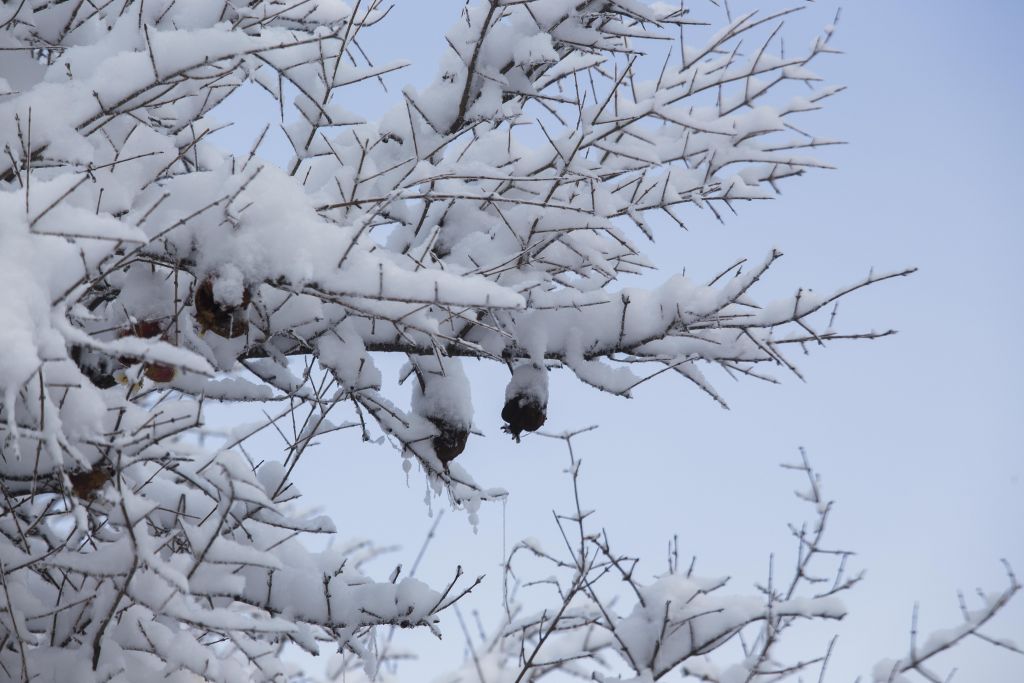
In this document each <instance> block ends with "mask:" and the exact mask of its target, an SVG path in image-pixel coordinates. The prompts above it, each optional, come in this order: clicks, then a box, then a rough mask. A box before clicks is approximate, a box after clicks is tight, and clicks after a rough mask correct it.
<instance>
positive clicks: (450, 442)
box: [427, 417, 469, 467]
mask: <svg viewBox="0 0 1024 683" xmlns="http://www.w3.org/2000/svg"><path fill="white" fill-rule="evenodd" d="M427 419H428V420H430V422H431V423H433V425H434V426H435V427H437V431H438V434H437V436H435V437H434V438H433V440H432V442H431V443H432V445H433V446H434V453H436V454H437V459H438V460H440V461H441V464H443V465H444V466H445V467H448V463H450V462H451V461H452V460H454V459H455V458H457V457H458V456H459V455H460V454H461V453H462V451H464V450H466V441H467V440H469V430H467V429H464V428H463V427H461V426H459V425H453V424H451V423H450V422H445V421H444V420H443V419H439V418H435V417H431V418H427Z"/></svg>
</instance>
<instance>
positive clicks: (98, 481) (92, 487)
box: [68, 465, 114, 500]
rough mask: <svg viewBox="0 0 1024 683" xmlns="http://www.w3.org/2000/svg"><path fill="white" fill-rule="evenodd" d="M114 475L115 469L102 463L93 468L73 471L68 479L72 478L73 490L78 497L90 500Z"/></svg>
mask: <svg viewBox="0 0 1024 683" xmlns="http://www.w3.org/2000/svg"><path fill="white" fill-rule="evenodd" d="M113 475H114V471H113V470H112V469H110V467H108V466H102V465H101V466H96V467H93V468H92V469H91V470H85V471H82V472H73V473H72V474H69V475H68V479H70V480H71V490H72V492H73V493H74V494H75V496H76V497H78V498H80V499H82V500H90V499H92V498H93V496H95V495H96V492H97V491H99V490H100V489H101V488H103V485H104V484H106V483H107V482H108V481H110V478H111V477H112V476H113Z"/></svg>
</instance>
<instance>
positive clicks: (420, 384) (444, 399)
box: [409, 354, 473, 468]
mask: <svg viewBox="0 0 1024 683" xmlns="http://www.w3.org/2000/svg"><path fill="white" fill-rule="evenodd" d="M409 360H410V361H411V364H412V367H411V371H412V372H414V373H415V375H416V380H417V382H416V384H415V385H414V386H413V393H412V409H413V412H414V413H416V414H417V415H420V416H422V417H425V418H426V419H427V420H429V421H430V423H431V424H433V425H434V427H435V428H436V429H437V434H436V435H435V436H434V437H433V438H432V439H431V445H433V447H434V453H435V454H436V455H437V459H438V460H440V461H441V464H442V465H444V467H445V468H447V467H448V463H449V462H451V461H452V460H454V459H455V458H457V457H458V456H459V455H460V454H461V453H462V451H464V450H466V441H467V440H468V439H469V431H470V428H471V427H472V425H473V404H472V401H471V400H470V390H469V379H468V378H467V377H466V373H465V372H464V371H463V368H462V363H461V361H460V360H459V359H458V358H449V357H447V356H442V355H440V354H438V355H436V356H434V355H432V356H410V358H409Z"/></svg>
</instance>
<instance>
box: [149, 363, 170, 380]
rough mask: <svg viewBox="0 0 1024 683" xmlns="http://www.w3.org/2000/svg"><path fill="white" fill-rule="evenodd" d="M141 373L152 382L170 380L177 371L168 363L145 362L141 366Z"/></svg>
mask: <svg viewBox="0 0 1024 683" xmlns="http://www.w3.org/2000/svg"><path fill="white" fill-rule="evenodd" d="M142 374H144V375H145V376H146V377H148V378H150V379H151V380H153V381H154V382H170V381H171V380H173V379H174V376H175V375H176V374H177V371H176V370H175V369H174V368H173V367H171V366H170V365H164V364H163V363H146V364H145V365H144V366H143V367H142Z"/></svg>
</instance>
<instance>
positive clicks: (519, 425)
mask: <svg viewBox="0 0 1024 683" xmlns="http://www.w3.org/2000/svg"><path fill="white" fill-rule="evenodd" d="M547 417H548V415H547V406H545V405H544V404H542V403H541V402H540V401H538V400H537V398H536V397H534V396H530V395H524V394H516V395H514V396H512V397H511V398H509V399H508V400H507V401H505V407H504V408H502V409H501V419H502V420H504V421H505V422H507V423H508V424H506V425H505V426H504V427H502V430H503V431H505V432H507V433H508V434H511V435H512V438H513V439H515V440H516V443H518V442H519V435H520V434H522V433H523V432H535V431H537V430H538V429H540V428H541V427H543V426H544V422H545V420H547Z"/></svg>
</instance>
